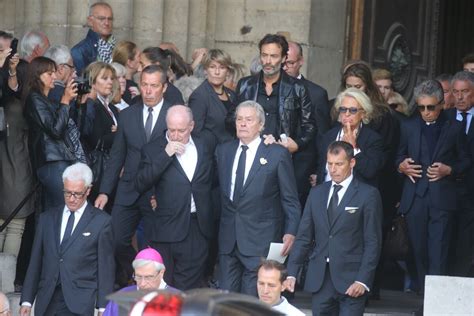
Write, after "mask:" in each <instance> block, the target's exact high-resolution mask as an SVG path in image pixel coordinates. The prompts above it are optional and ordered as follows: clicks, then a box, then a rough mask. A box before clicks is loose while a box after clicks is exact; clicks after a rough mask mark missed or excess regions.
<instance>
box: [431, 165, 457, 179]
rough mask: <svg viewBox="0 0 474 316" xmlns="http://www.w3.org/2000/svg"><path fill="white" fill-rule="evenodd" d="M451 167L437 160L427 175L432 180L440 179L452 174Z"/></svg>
mask: <svg viewBox="0 0 474 316" xmlns="http://www.w3.org/2000/svg"><path fill="white" fill-rule="evenodd" d="M451 171H452V169H451V167H450V166H448V165H445V164H444V163H442V162H435V163H434V164H432V165H431V166H429V167H428V170H427V175H428V178H430V179H429V181H430V182H433V181H438V180H440V179H442V178H444V177H446V176H449V175H450V174H451Z"/></svg>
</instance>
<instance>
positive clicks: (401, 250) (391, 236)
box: [383, 214, 411, 261]
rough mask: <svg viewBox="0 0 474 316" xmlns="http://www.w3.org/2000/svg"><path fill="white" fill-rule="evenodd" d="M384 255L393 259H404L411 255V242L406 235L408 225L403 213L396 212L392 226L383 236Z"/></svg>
mask: <svg viewBox="0 0 474 316" xmlns="http://www.w3.org/2000/svg"><path fill="white" fill-rule="evenodd" d="M383 252H384V255H385V256H386V257H387V258H391V259H394V260H401V261H405V260H408V259H409V258H410V257H411V243H410V236H409V235H408V225H407V221H406V219H405V216H404V215H403V214H398V215H396V216H395V218H394V219H393V220H392V226H391V227H390V230H389V231H388V232H387V236H386V237H385V244H384V247H383Z"/></svg>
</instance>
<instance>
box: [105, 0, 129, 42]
mask: <svg viewBox="0 0 474 316" xmlns="http://www.w3.org/2000/svg"><path fill="white" fill-rule="evenodd" d="M133 2H134V1H130V0H110V1H109V2H108V3H109V4H110V6H111V7H112V10H113V12H114V33H113V34H114V36H115V37H116V38H117V40H124V39H127V40H130V39H131V38H132V31H131V26H132V25H133V8H134V4H133Z"/></svg>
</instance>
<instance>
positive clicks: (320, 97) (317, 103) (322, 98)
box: [300, 75, 331, 137]
mask: <svg viewBox="0 0 474 316" xmlns="http://www.w3.org/2000/svg"><path fill="white" fill-rule="evenodd" d="M300 80H301V82H303V84H304V85H305V86H306V88H307V89H308V92H309V96H310V98H311V104H312V105H313V111H314V119H315V122H316V129H317V131H318V133H317V134H318V136H319V137H321V136H322V135H324V134H325V133H326V132H327V131H328V130H329V129H330V127H331V113H330V112H331V107H330V106H329V101H328V92H327V91H326V89H324V88H323V87H321V86H320V85H318V84H316V83H314V82H312V81H309V80H308V79H306V78H305V77H303V75H301V79H300Z"/></svg>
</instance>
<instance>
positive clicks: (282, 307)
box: [272, 296, 305, 316]
mask: <svg viewBox="0 0 474 316" xmlns="http://www.w3.org/2000/svg"><path fill="white" fill-rule="evenodd" d="M272 309H274V310H276V311H279V312H280V313H282V314H283V315H287V316H304V315H305V314H304V313H303V312H302V311H300V310H299V309H297V308H296V307H294V306H293V305H291V304H290V303H288V301H287V300H286V298H285V297H284V296H282V297H281V298H280V301H279V302H278V303H276V304H275V305H273V306H272Z"/></svg>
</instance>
